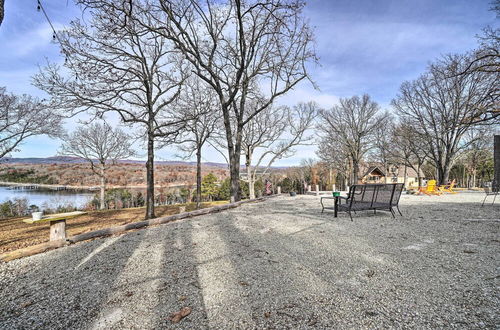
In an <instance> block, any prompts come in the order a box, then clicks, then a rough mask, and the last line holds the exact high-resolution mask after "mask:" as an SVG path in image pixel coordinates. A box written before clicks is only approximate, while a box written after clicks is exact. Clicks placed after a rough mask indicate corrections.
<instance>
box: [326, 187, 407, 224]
mask: <svg viewBox="0 0 500 330" xmlns="http://www.w3.org/2000/svg"><path fill="white" fill-rule="evenodd" d="M403 186H404V184H402V183H390V184H355V185H352V186H351V187H350V188H349V193H348V195H347V197H340V199H339V202H338V203H336V205H335V208H336V210H335V211H336V212H335V213H337V212H338V211H340V212H347V213H348V214H349V217H350V218H351V221H352V214H351V212H354V213H356V211H367V210H373V212H375V213H376V212H377V210H385V211H390V212H391V214H392V216H393V218H395V217H396V214H395V212H394V208H396V209H397V210H398V212H399V214H400V215H401V216H402V215H403V214H402V213H401V210H400V209H399V199H400V197H401V193H402V191H403ZM342 201H344V203H342Z"/></svg>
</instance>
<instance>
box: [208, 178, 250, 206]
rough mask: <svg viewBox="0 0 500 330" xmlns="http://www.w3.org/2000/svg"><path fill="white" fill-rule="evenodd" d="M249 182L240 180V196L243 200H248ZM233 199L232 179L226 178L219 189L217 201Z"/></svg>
mask: <svg viewBox="0 0 500 330" xmlns="http://www.w3.org/2000/svg"><path fill="white" fill-rule="evenodd" d="M248 195H249V191H248V182H245V181H242V180H240V196H241V198H242V199H245V198H248ZM229 199H231V179H230V178H226V179H225V180H224V181H222V183H221V185H220V186H219V189H218V190H217V197H216V200H219V201H227V200H229Z"/></svg>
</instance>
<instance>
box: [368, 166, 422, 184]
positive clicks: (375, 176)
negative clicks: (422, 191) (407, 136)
mask: <svg viewBox="0 0 500 330" xmlns="http://www.w3.org/2000/svg"><path fill="white" fill-rule="evenodd" d="M405 176H406V180H405ZM424 177H425V175H424V172H423V171H422V170H421V169H420V179H421V180H423V179H424ZM358 178H359V183H367V184H370V183H372V184H373V183H405V188H409V187H416V186H418V175H417V172H416V171H415V170H414V169H413V168H411V167H409V166H405V165H396V164H390V165H389V166H388V173H386V170H385V169H384V166H383V164H374V163H370V164H361V165H360V171H359V175H358Z"/></svg>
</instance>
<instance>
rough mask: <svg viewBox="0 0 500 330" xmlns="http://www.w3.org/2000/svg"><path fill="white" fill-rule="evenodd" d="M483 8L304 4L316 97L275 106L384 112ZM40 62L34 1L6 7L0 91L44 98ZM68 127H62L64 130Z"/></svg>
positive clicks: (53, 144) (464, 47)
mask: <svg viewBox="0 0 500 330" xmlns="http://www.w3.org/2000/svg"><path fill="white" fill-rule="evenodd" d="M42 3H43V4H44V6H45V8H46V10H47V13H48V15H49V17H50V18H51V20H52V22H53V23H54V24H55V25H56V28H62V27H64V26H65V25H67V24H68V22H69V21H70V20H71V19H72V18H74V17H77V16H79V15H81V13H80V12H79V9H78V8H76V7H75V6H74V5H73V4H72V1H71V0H68V1H67V2H66V1H61V0H45V1H42ZM489 7H490V4H489V0H468V1H461V0H446V1H445V0H393V1H390V0H371V1H370V0H342V1H336V0H331V1H327V0H322V1H321V0H310V1H308V4H307V6H306V10H305V15H306V16H307V17H308V18H309V20H310V24H311V25H312V26H313V27H314V28H315V35H316V50H317V54H318V56H319V57H320V66H318V67H313V68H311V76H312V78H313V80H314V81H315V82H316V83H317V84H318V86H319V87H320V90H319V91H318V90H314V89H313V88H312V86H310V85H309V84H301V85H300V86H298V87H297V88H296V90H294V91H292V92H290V93H289V94H288V95H287V96H285V97H283V98H282V99H281V100H280V102H281V103H284V104H289V105H292V104H294V103H296V102H298V101H309V100H315V101H317V102H318V103H319V104H320V105H321V106H323V107H330V106H331V105H333V104H334V103H335V102H336V101H337V100H338V98H339V97H349V96H352V95H357V94H363V93H368V94H370V95H371V96H372V98H373V99H374V100H375V101H377V102H378V103H379V104H380V105H381V106H382V107H383V108H388V109H389V103H390V101H391V99H392V98H393V97H394V96H395V94H396V93H397V91H398V88H399V86H400V84H401V83H402V82H403V81H405V80H409V79H414V78H416V77H417V76H418V75H419V74H420V73H422V72H423V71H424V70H425V68H426V66H427V64H428V63H429V62H430V61H433V60H434V59H436V58H438V57H439V56H441V55H443V54H447V53H462V52H465V51H468V50H471V49H473V48H474V47H476V45H477V40H476V38H475V36H476V35H477V34H479V33H480V32H481V29H482V28H483V27H484V26H486V25H488V24H489V25H495V24H498V21H497V20H496V17H495V14H494V13H493V12H491V11H489V10H488V9H489ZM46 59H49V60H51V61H59V60H60V58H59V51H58V47H57V45H55V44H54V43H53V42H52V31H51V30H50V27H49V25H48V23H47V21H46V20H45V17H44V16H43V14H42V13H41V12H38V11H37V10H36V1H35V0H29V1H28V0H23V1H16V0H6V8H5V19H4V22H3V23H2V25H1V26H0V86H6V87H7V89H8V90H9V91H11V92H14V93H28V94H32V95H38V96H42V97H43V93H42V92H41V91H39V90H37V89H36V88H35V87H33V86H31V84H30V79H31V78H30V77H31V76H32V75H33V74H34V73H35V72H37V70H38V65H39V64H40V65H43V64H44V63H45V61H46ZM74 125H75V123H74V122H71V121H70V122H68V123H67V127H68V128H71V127H73V126H74ZM58 147H59V141H57V140H51V139H49V138H47V137H36V138H31V139H29V140H28V141H26V143H25V144H24V145H23V146H22V147H21V150H20V151H19V152H16V153H15V154H13V156H14V157H46V156H53V155H55V154H56V153H57V149H58ZM175 153H176V152H175V150H173V149H166V150H162V151H159V152H158V153H157V155H158V159H162V160H165V159H172V158H173V155H174V154H175ZM314 156H315V148H314V146H308V147H301V148H299V150H298V152H297V154H296V155H295V156H294V157H292V158H289V159H286V160H281V161H279V162H278V163H276V165H281V166H285V165H293V164H298V163H299V162H300V160H301V159H303V158H309V157H314ZM204 159H205V160H206V161H219V162H222V161H223V159H222V157H221V156H220V155H218V154H217V153H216V152H214V151H213V150H206V152H205V155H204Z"/></svg>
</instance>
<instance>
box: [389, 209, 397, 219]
mask: <svg viewBox="0 0 500 330" xmlns="http://www.w3.org/2000/svg"><path fill="white" fill-rule="evenodd" d="M390 210H391V214H392V218H393V219H396V213H394V210H393V209H392V207H391V208H390Z"/></svg>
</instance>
